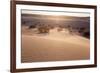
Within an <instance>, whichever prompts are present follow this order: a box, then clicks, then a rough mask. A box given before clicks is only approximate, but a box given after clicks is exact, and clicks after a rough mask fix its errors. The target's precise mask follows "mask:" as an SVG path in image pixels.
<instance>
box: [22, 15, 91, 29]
mask: <svg viewBox="0 0 100 73" xmlns="http://www.w3.org/2000/svg"><path fill="white" fill-rule="evenodd" d="M21 20H22V22H21V23H22V25H26V26H30V25H40V24H41V25H44V24H45V25H50V26H58V25H60V26H63V27H67V26H68V25H70V26H71V27H74V28H77V27H78V28H81V27H84V28H87V29H90V17H75V16H64V15H63V16H61V15H59V16H55V15H39V14H21Z"/></svg>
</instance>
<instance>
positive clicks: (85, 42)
mask: <svg viewBox="0 0 100 73" xmlns="http://www.w3.org/2000/svg"><path fill="white" fill-rule="evenodd" d="M35 31H36V30H33V29H31V30H29V29H27V27H22V49H21V62H23V63H24V62H27V63H28V62H29V63H30V62H46V61H69V60H86V59H89V58H90V41H89V39H87V38H84V37H82V36H79V35H76V34H73V35H72V34H69V33H68V32H65V31H64V30H63V31H61V32H57V31H56V29H53V30H51V31H50V33H49V34H34V33H35Z"/></svg>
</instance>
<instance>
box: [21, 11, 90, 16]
mask: <svg viewBox="0 0 100 73" xmlns="http://www.w3.org/2000/svg"><path fill="white" fill-rule="evenodd" d="M23 13H24V14H43V15H65V16H76V17H89V16H90V13H88V12H71V11H47V10H38V11H37V10H22V14H23Z"/></svg>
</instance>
